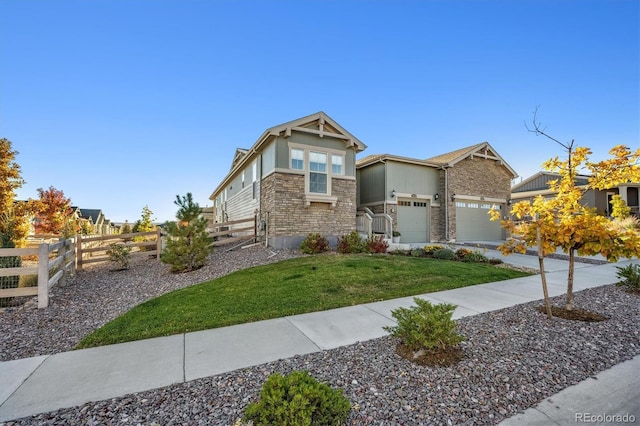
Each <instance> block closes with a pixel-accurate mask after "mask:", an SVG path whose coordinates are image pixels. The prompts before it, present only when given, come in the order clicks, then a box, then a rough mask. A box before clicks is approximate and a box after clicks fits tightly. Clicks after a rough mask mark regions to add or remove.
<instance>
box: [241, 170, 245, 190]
mask: <svg viewBox="0 0 640 426" xmlns="http://www.w3.org/2000/svg"><path fill="white" fill-rule="evenodd" d="M244 173H245V171H244V170H243V171H242V186H241V188H244Z"/></svg>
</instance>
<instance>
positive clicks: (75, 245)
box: [0, 217, 258, 308]
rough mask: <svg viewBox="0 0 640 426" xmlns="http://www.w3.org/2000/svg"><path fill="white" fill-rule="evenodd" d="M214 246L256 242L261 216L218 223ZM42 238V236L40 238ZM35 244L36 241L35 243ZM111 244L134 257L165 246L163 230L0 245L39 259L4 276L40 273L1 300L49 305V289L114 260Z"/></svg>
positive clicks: (1, 273)
mask: <svg viewBox="0 0 640 426" xmlns="http://www.w3.org/2000/svg"><path fill="white" fill-rule="evenodd" d="M209 235H210V236H211V237H213V238H214V242H213V244H212V245H213V246H221V245H227V244H233V243H236V244H238V243H240V244H242V243H245V242H248V241H255V240H256V239H257V235H258V226H257V218H256V217H252V218H247V219H242V220H234V221H228V222H224V223H216V224H214V225H212V226H211V227H210V228H209ZM38 238H40V239H42V238H41V237H38ZM32 244H33V243H32ZM111 244H123V245H125V246H127V247H130V248H131V249H132V251H131V255H132V256H146V257H148V258H156V259H159V258H160V253H162V249H163V235H162V230H161V229H160V228H158V229H157V230H155V231H150V232H135V233H129V234H112V235H99V236H95V235H93V236H82V235H77V236H76V237H75V238H71V239H60V240H59V241H57V242H53V243H47V242H44V240H43V242H41V243H39V244H33V245H35V246H32V247H27V248H0V258H4V257H21V258H27V259H33V258H37V261H35V262H27V265H25V266H20V267H5V268H0V277H14V276H17V277H21V276H32V275H37V277H38V280H37V282H38V285H37V287H35V286H34V287H15V288H0V299H11V298H15V297H27V296H38V308H46V307H47V306H48V305H49V292H50V290H51V288H53V287H54V286H55V285H61V286H63V285H64V284H65V281H66V279H67V278H68V277H70V276H72V275H73V274H75V272H76V270H79V271H81V270H82V269H83V267H84V266H86V265H88V264H92V263H99V262H108V261H110V258H109V256H108V255H107V250H109V248H110V247H109V246H110V245H111Z"/></svg>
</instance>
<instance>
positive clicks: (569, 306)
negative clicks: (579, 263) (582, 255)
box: [566, 249, 575, 311]
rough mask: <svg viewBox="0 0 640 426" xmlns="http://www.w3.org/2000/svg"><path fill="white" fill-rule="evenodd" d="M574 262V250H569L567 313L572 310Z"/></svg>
mask: <svg viewBox="0 0 640 426" xmlns="http://www.w3.org/2000/svg"><path fill="white" fill-rule="evenodd" d="M574 262H575V249H569V278H568V279H567V306H566V309H567V311H572V310H573V266H574Z"/></svg>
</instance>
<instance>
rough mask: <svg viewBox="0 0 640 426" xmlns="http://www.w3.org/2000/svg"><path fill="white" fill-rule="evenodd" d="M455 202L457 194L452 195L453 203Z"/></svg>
mask: <svg viewBox="0 0 640 426" xmlns="http://www.w3.org/2000/svg"><path fill="white" fill-rule="evenodd" d="M455 200H456V194H455V193H453V194H451V201H455Z"/></svg>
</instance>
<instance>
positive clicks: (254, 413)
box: [244, 371, 351, 426]
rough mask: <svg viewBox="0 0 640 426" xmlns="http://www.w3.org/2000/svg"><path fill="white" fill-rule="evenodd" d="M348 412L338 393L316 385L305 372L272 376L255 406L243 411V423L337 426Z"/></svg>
mask: <svg viewBox="0 0 640 426" xmlns="http://www.w3.org/2000/svg"><path fill="white" fill-rule="evenodd" d="M350 409H351V403H350V402H349V400H348V399H347V398H346V397H345V396H344V395H343V393H342V391H341V390H338V389H332V388H331V387H330V386H328V385H326V384H323V383H320V382H318V381H317V380H316V379H315V378H314V377H311V376H310V375H309V374H308V373H307V372H306V371H294V372H292V373H290V374H288V375H286V376H282V375H281V374H278V373H274V374H271V375H270V376H269V378H268V379H267V381H266V382H265V383H264V385H263V386H262V389H261V390H260V399H259V400H258V402H254V403H251V404H249V406H248V407H247V409H246V411H245V417H244V420H245V421H248V422H252V423H253V424H254V425H256V426H259V425H281V426H298V425H340V424H342V423H344V421H345V420H346V419H347V416H348V414H349V410H350Z"/></svg>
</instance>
